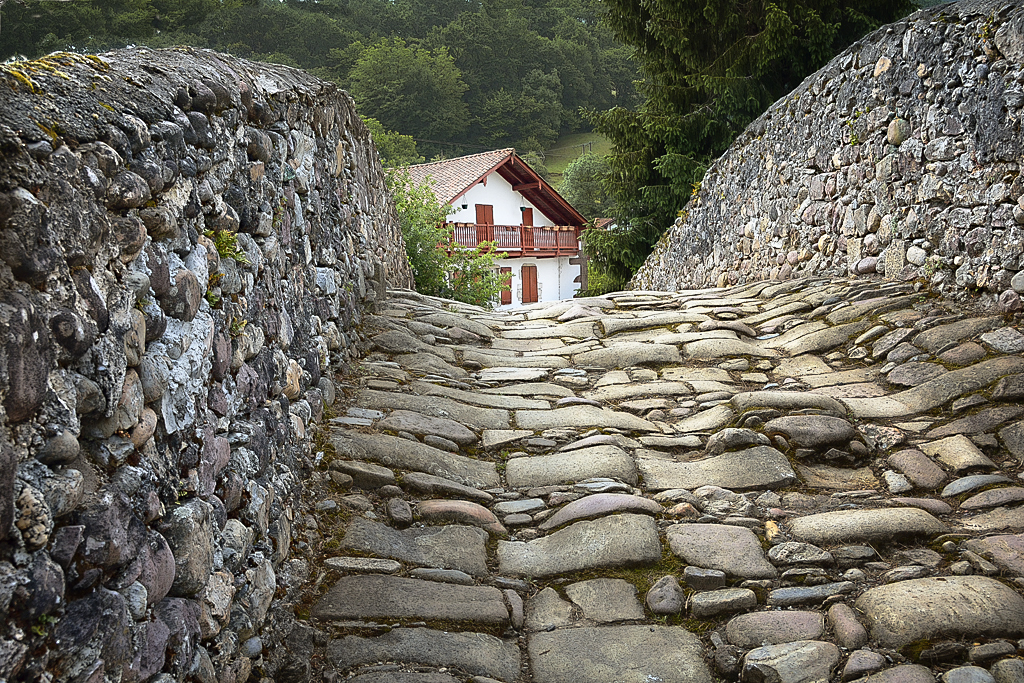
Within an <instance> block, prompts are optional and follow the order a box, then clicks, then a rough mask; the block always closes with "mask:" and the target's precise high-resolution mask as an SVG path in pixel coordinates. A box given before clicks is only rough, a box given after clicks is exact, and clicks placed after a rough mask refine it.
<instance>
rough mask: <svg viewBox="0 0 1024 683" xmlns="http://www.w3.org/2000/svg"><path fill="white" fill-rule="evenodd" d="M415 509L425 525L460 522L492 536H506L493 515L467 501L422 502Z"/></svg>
mask: <svg viewBox="0 0 1024 683" xmlns="http://www.w3.org/2000/svg"><path fill="white" fill-rule="evenodd" d="M416 508H417V510H418V512H419V516H420V518H421V519H422V520H423V521H424V522H427V523H433V522H460V523H462V524H471V525H473V526H478V527H480V528H481V529H483V530H484V531H486V532H487V533H489V534H491V535H492V536H508V531H506V530H505V527H504V526H502V524H501V522H499V521H498V518H497V517H495V516H494V513H492V512H491V511H490V510H488V509H487V508H485V507H484V506H482V505H477V504H476V503H471V502H469V501H468V500H424V501H422V502H421V503H419V504H418V505H417V506H416Z"/></svg>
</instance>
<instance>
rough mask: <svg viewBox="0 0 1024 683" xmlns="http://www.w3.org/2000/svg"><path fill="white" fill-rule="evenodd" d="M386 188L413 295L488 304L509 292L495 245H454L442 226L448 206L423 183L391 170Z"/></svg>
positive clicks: (447, 228) (450, 228) (446, 226)
mask: <svg viewBox="0 0 1024 683" xmlns="http://www.w3.org/2000/svg"><path fill="white" fill-rule="evenodd" d="M388 188H389V189H390V190H391V194H392V195H393V196H394V199H395V209H396V210H397V211H398V218H399V223H400V225H401V227H402V236H403V237H404V238H405V251H406V254H407V255H408V256H409V264H410V265H411V266H412V271H413V277H414V279H415V281H416V291H418V292H420V293H421V294H427V295H429V296H438V297H443V298H446V299H455V300H456V301H462V302H464V303H468V304H475V305H477V306H490V305H491V304H492V303H493V302H494V300H495V299H496V298H497V297H498V294H499V293H500V292H501V291H502V290H503V289H507V288H508V286H507V284H506V283H505V281H504V280H503V279H502V277H501V276H500V275H499V273H498V270H497V266H498V259H500V258H501V255H500V254H499V253H498V252H497V251H496V250H495V247H494V244H493V243H483V244H481V245H480V249H470V248H466V247H462V246H459V245H458V244H456V243H455V240H454V239H453V236H452V235H453V232H454V228H453V226H451V225H450V224H446V223H445V219H446V218H447V217H448V214H449V213H451V206H449V205H448V204H445V203H444V202H441V201H440V200H438V199H437V197H436V196H435V195H434V192H433V190H431V189H430V186H429V185H428V184H426V183H424V184H422V185H417V184H415V183H414V182H413V181H412V179H411V178H410V177H409V174H408V173H406V172H405V171H403V170H402V169H392V170H390V171H389V172H388Z"/></svg>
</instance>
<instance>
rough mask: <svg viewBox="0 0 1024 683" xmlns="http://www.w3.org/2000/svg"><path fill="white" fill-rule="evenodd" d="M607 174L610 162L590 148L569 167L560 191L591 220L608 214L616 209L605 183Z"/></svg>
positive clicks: (563, 177) (570, 163)
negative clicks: (589, 150)
mask: <svg viewBox="0 0 1024 683" xmlns="http://www.w3.org/2000/svg"><path fill="white" fill-rule="evenodd" d="M607 175H608V162H606V161H605V160H604V158H603V157H601V156H599V155H597V154H594V153H593V152H586V153H585V154H581V155H580V156H578V157H576V158H575V159H573V160H572V161H570V162H569V165H568V166H566V167H565V172H564V173H563V174H562V184H561V185H560V186H559V190H558V191H559V193H561V195H562V196H563V197H565V199H566V201H568V202H569V203H570V204H572V205H573V207H575V208H576V210H577V211H579V212H580V213H582V214H583V215H584V216H586V217H587V219H588V220H594V219H596V218H607V217H609V216H611V215H612V212H613V211H614V210H615V205H614V203H613V202H612V201H611V198H610V197H609V196H608V191H607V190H606V189H605V186H604V183H603V181H604V178H605V176H607Z"/></svg>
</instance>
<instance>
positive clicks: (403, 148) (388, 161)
mask: <svg viewBox="0 0 1024 683" xmlns="http://www.w3.org/2000/svg"><path fill="white" fill-rule="evenodd" d="M363 123H365V124H366V127H367V128H369V129H370V134H371V135H372V136H373V144H374V145H375V146H376V147H377V153H378V154H380V161H381V163H382V164H383V165H384V166H385V167H392V168H393V167H397V166H409V165H411V164H421V163H423V162H424V161H425V159H424V158H423V157H422V156H420V155H419V154H418V153H417V152H416V141H415V140H413V139H412V136H411V135H402V134H401V133H396V132H395V131H393V130H384V126H382V125H381V123H380V121H378V120H377V119H375V118H369V117H368V118H364V119H363Z"/></svg>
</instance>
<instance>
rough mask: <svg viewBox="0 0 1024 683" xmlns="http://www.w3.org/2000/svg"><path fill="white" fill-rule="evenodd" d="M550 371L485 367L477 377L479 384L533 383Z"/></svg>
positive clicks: (533, 368)
mask: <svg viewBox="0 0 1024 683" xmlns="http://www.w3.org/2000/svg"><path fill="white" fill-rule="evenodd" d="M550 372H551V371H550V370H549V369H547V368H538V367H525V368H514V367H485V368H484V369H483V370H481V371H480V372H479V373H478V374H477V377H479V378H480V381H481V382H533V381H535V380H538V379H542V378H544V377H547V376H548V374H549V373H550Z"/></svg>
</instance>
